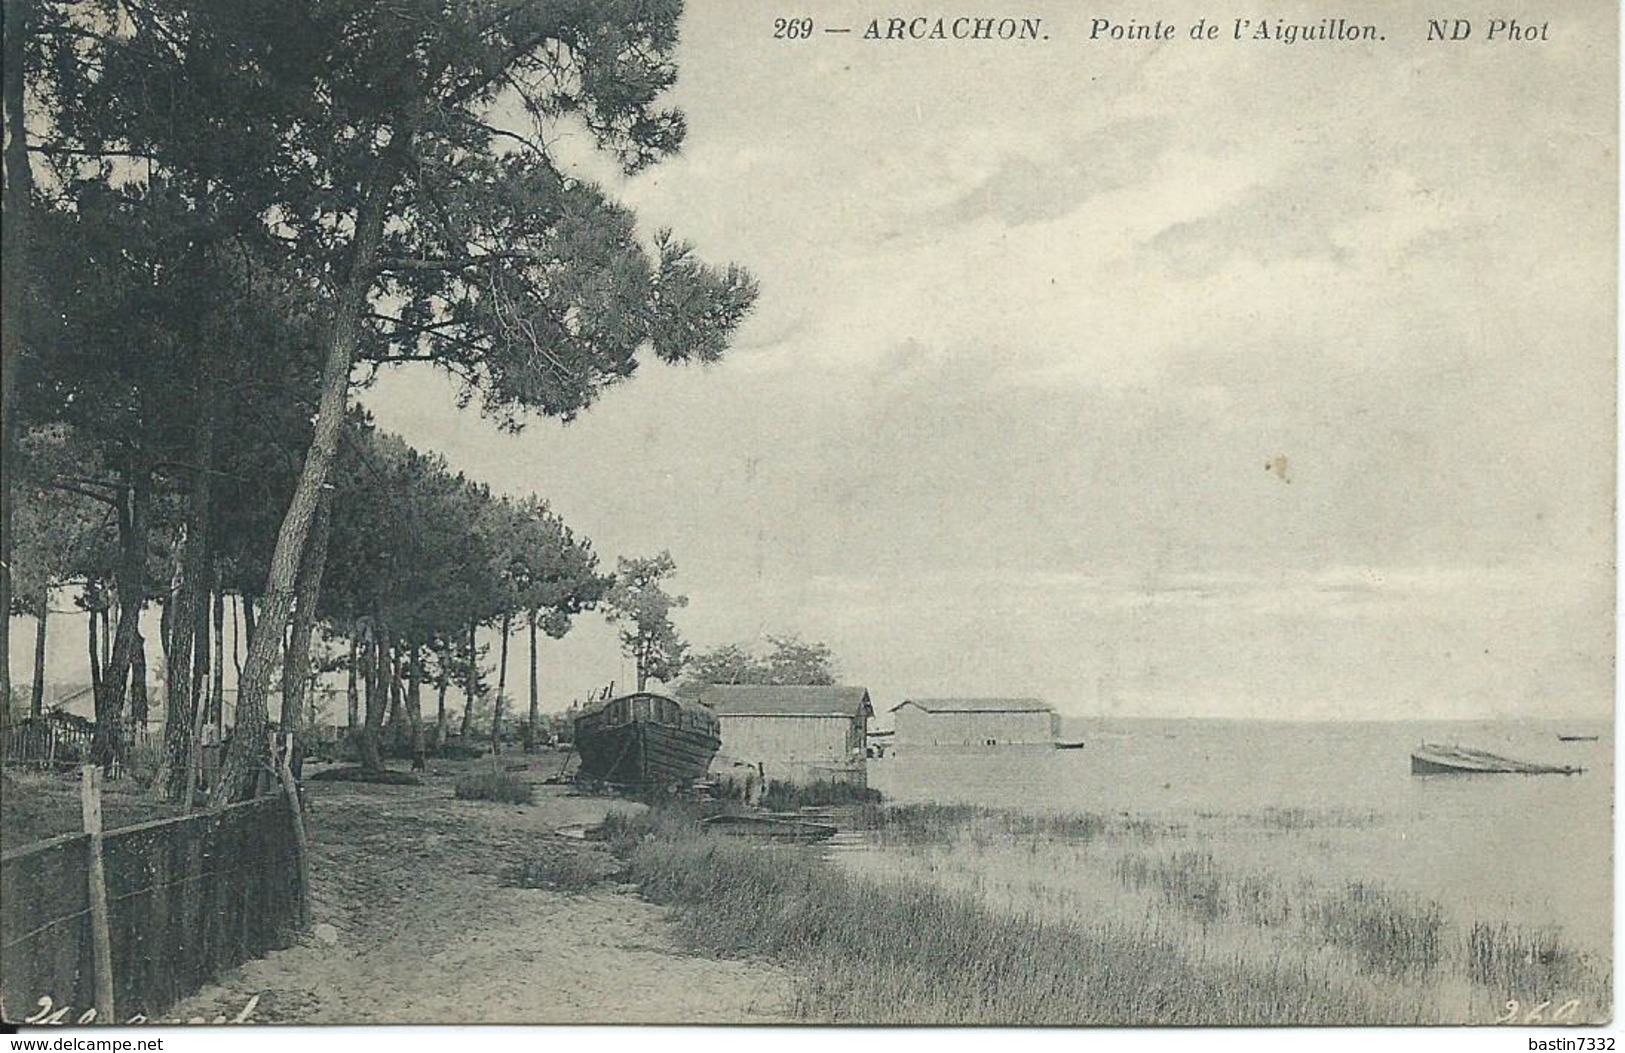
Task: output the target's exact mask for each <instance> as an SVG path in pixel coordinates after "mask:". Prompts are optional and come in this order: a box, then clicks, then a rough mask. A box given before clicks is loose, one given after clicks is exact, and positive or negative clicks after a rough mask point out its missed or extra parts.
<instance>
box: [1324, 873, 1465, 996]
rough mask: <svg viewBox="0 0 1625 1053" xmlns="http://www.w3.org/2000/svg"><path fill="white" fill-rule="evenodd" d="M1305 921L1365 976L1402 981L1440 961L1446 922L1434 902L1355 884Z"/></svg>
mask: <svg viewBox="0 0 1625 1053" xmlns="http://www.w3.org/2000/svg"><path fill="white" fill-rule="evenodd" d="M1308 921H1309V923H1310V926H1311V927H1312V928H1313V929H1314V930H1315V931H1317V932H1319V933H1320V934H1321V935H1322V936H1323V937H1325V939H1326V940H1327V941H1328V942H1330V943H1334V944H1336V945H1338V946H1340V947H1345V948H1347V949H1348V950H1349V951H1351V952H1353V954H1354V957H1355V960H1356V961H1358V962H1359V965H1360V967H1361V968H1362V969H1364V970H1366V971H1368V972H1376V973H1382V974H1384V975H1388V976H1402V975H1404V974H1406V973H1409V972H1412V971H1414V970H1426V969H1431V968H1433V967H1434V966H1436V965H1438V964H1439V962H1440V961H1441V960H1442V958H1443V957H1444V939H1443V933H1444V918H1443V915H1442V913H1441V911H1440V908H1439V905H1438V904H1437V903H1435V902H1433V901H1432V900H1421V899H1416V898H1414V897H1411V896H1403V895H1399V894H1397V893H1393V892H1389V891H1387V890H1385V889H1381V888H1378V887H1376V886H1374V885H1367V884H1365V883H1363V882H1359V881H1356V882H1351V883H1350V884H1348V885H1346V886H1345V887H1344V888H1343V889H1342V891H1340V892H1337V893H1334V894H1333V895H1331V896H1328V897H1327V898H1325V899H1323V900H1321V901H1320V902H1319V903H1318V904H1316V905H1315V906H1314V907H1312V908H1311V909H1310V910H1309V912H1308Z"/></svg>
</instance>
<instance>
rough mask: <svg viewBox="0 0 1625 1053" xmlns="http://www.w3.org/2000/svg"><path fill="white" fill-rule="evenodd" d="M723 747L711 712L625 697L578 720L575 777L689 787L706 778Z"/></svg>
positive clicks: (653, 699) (651, 697)
mask: <svg viewBox="0 0 1625 1053" xmlns="http://www.w3.org/2000/svg"><path fill="white" fill-rule="evenodd" d="M645 700H648V701H645ZM721 745H722V739H721V737H720V736H719V735H718V734H717V731H716V719H715V717H713V716H711V714H710V713H709V712H705V713H699V712H696V711H695V710H693V709H691V708H690V707H688V706H686V705H684V704H682V703H678V702H676V701H675V700H672V699H666V698H663V697H661V696H655V695H645V696H629V697H628V698H624V699H617V700H616V701H615V702H611V703H610V704H608V705H606V706H605V707H604V708H603V709H601V710H599V711H597V712H595V713H590V714H587V715H585V716H582V717H579V718H577V720H576V727H575V748H576V753H577V755H578V756H579V757H580V758H581V764H580V767H579V769H578V770H577V773H576V778H577V779H580V780H584V781H589V782H601V783H611V784H614V785H620V786H663V785H672V784H678V783H689V782H693V781H695V780H697V779H700V778H702V777H703V776H704V775H705V772H706V769H708V768H709V767H710V766H711V758H712V757H714V756H716V752H717V749H718V747H720V746H721Z"/></svg>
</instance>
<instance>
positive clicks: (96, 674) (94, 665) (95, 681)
mask: <svg viewBox="0 0 1625 1053" xmlns="http://www.w3.org/2000/svg"><path fill="white" fill-rule="evenodd" d="M86 613H87V616H88V617H89V619H90V623H89V625H88V626H86V633H85V646H86V648H87V649H88V650H89V652H90V693H91V696H92V697H94V698H95V699H96V709H97V710H98V711H100V710H101V707H102V661H101V654H100V650H99V649H100V646H101V634H100V633H99V632H98V630H97V628H96V608H94V607H91V608H90V609H89V610H88V611H87V612H86Z"/></svg>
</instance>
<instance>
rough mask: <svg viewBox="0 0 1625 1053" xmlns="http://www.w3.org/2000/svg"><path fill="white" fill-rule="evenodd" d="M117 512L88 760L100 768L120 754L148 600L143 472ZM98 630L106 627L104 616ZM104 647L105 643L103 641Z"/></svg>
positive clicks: (147, 492) (138, 473)
mask: <svg viewBox="0 0 1625 1053" xmlns="http://www.w3.org/2000/svg"><path fill="white" fill-rule="evenodd" d="M123 498H124V500H123V503H122V505H121V507H120V508H119V510H118V534H119V565H118V572H117V573H118V577H117V582H118V607H119V612H118V636H117V639H115V640H113V641H112V646H111V647H110V648H108V656H107V673H106V676H104V677H103V680H102V690H101V691H100V692H99V693H98V694H97V696H96V703H97V705H96V738H95V741H94V742H93V743H92V745H91V751H90V753H91V761H92V763H95V764H99V765H101V766H103V767H106V766H107V765H109V764H111V763H112V762H113V761H114V760H115V759H116V758H117V757H118V755H119V754H120V753H121V752H122V743H121V738H120V735H119V725H120V724H121V723H122V721H123V714H124V685H125V684H126V683H127V682H128V681H129V678H130V665H131V663H132V662H133V661H134V658H135V644H136V640H137V639H138V638H139V637H140V635H141V607H142V605H143V601H144V600H145V599H146V597H147V506H148V505H149V504H150V490H149V487H148V482H147V478H146V471H145V470H144V469H142V468H139V467H138V468H137V469H136V470H135V472H134V477H133V478H132V479H131V480H130V485H129V486H128V487H126V488H125V492H124V494H123ZM103 618H104V621H103V624H102V628H103V630H104V631H105V630H106V628H107V622H106V620H105V619H106V615H104V616H103ZM102 642H103V644H104V645H106V644H107V642H108V641H107V640H106V639H105V638H104V639H103V641H102Z"/></svg>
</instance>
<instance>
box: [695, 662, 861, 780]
mask: <svg viewBox="0 0 1625 1053" xmlns="http://www.w3.org/2000/svg"><path fill="white" fill-rule="evenodd" d="M692 697H696V698H697V699H698V700H699V701H700V702H702V703H703V704H705V705H707V706H709V707H710V708H711V710H712V712H714V713H715V714H716V715H717V720H718V722H719V724H720V725H721V734H722V747H721V749H720V750H719V751H718V753H717V758H716V760H715V761H714V762H713V763H712V766H711V768H712V771H714V772H716V773H718V774H721V775H727V774H730V773H731V771H732V770H733V769H734V768H736V767H740V766H748V767H751V768H755V769H757V770H758V771H759V772H760V774H761V775H762V776H763V777H764V778H766V779H769V780H772V779H777V780H780V781H782V782H794V783H802V784H805V783H809V782H820V781H828V782H847V783H853V784H856V785H859V786H864V785H867V784H868V773H867V769H866V768H865V766H864V747H865V746H866V745H867V742H868V734H869V721H870V719H871V718H873V717H874V713H875V711H874V707H873V706H872V705H871V704H870V701H869V691H868V689H867V688H863V687H851V686H834V687H801V686H797V687H778V686H763V685H754V684H727V685H720V684H719V685H705V686H703V687H700V688H699V689H698V691H697V692H696V693H695V695H694V696H692Z"/></svg>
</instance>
